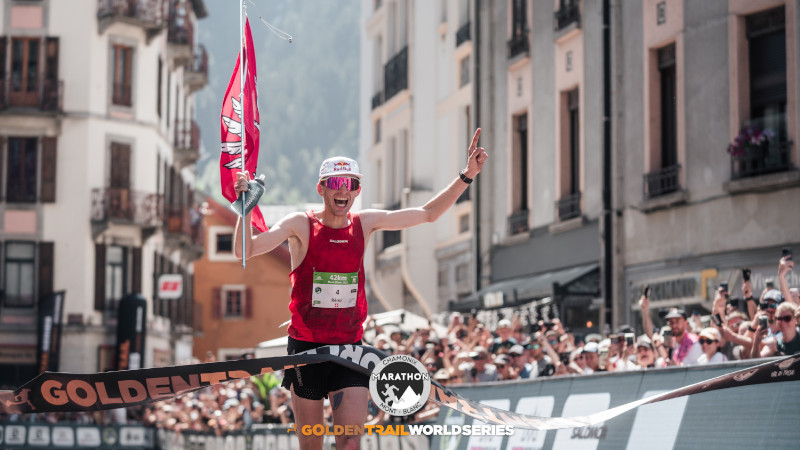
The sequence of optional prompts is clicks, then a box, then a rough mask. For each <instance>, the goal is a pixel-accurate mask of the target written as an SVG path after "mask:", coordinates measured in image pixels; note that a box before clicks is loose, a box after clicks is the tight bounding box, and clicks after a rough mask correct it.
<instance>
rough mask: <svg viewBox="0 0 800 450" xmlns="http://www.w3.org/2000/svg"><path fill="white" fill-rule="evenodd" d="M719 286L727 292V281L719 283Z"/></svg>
mask: <svg viewBox="0 0 800 450" xmlns="http://www.w3.org/2000/svg"><path fill="white" fill-rule="evenodd" d="M719 287H720V288H722V290H723V291H724V292H726V293H727V292H728V283H720V284H719Z"/></svg>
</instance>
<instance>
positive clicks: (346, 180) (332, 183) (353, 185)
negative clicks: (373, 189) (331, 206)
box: [321, 177, 361, 191]
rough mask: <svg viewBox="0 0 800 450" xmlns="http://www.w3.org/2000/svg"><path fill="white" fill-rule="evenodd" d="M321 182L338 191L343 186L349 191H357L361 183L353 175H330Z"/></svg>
mask: <svg viewBox="0 0 800 450" xmlns="http://www.w3.org/2000/svg"><path fill="white" fill-rule="evenodd" d="M321 183H322V184H323V185H324V186H325V187H326V188H328V189H333V190H336V191H338V190H339V189H341V187H342V186H344V187H345V189H347V190H348V191H357V190H358V187H359V186H360V185H361V183H360V182H359V180H358V178H351V177H328V178H325V179H323V180H322V181H321Z"/></svg>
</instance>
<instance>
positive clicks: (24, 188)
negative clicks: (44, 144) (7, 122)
mask: <svg viewBox="0 0 800 450" xmlns="http://www.w3.org/2000/svg"><path fill="white" fill-rule="evenodd" d="M36 144H37V139H36V138H16V137H11V138H8V176H7V178H6V200H7V201H8V202H9V203H34V202H36V179H37V177H36V167H37V165H36V159H37V158H36V151H37V148H36V147H37V145H36Z"/></svg>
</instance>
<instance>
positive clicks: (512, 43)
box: [506, 33, 530, 59]
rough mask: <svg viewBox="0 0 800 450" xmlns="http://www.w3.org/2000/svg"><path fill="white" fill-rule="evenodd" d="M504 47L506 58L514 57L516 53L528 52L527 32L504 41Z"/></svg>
mask: <svg viewBox="0 0 800 450" xmlns="http://www.w3.org/2000/svg"><path fill="white" fill-rule="evenodd" d="M506 47H507V50H508V59H511V58H514V57H515V56H517V55H522V54H528V51H529V49H530V44H529V43H528V35H527V33H526V34H523V35H522V36H519V37H513V38H511V39H509V40H508V42H507V43H506Z"/></svg>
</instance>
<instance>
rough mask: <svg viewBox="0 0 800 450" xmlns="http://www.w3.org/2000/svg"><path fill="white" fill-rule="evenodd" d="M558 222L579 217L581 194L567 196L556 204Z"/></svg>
mask: <svg viewBox="0 0 800 450" xmlns="http://www.w3.org/2000/svg"><path fill="white" fill-rule="evenodd" d="M556 209H558V220H560V221H564V220H569V219H573V218H575V217H578V216H580V215H581V194H580V193H577V194H571V195H567V196H565V197H564V198H562V199H561V200H558V201H557V202H556Z"/></svg>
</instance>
